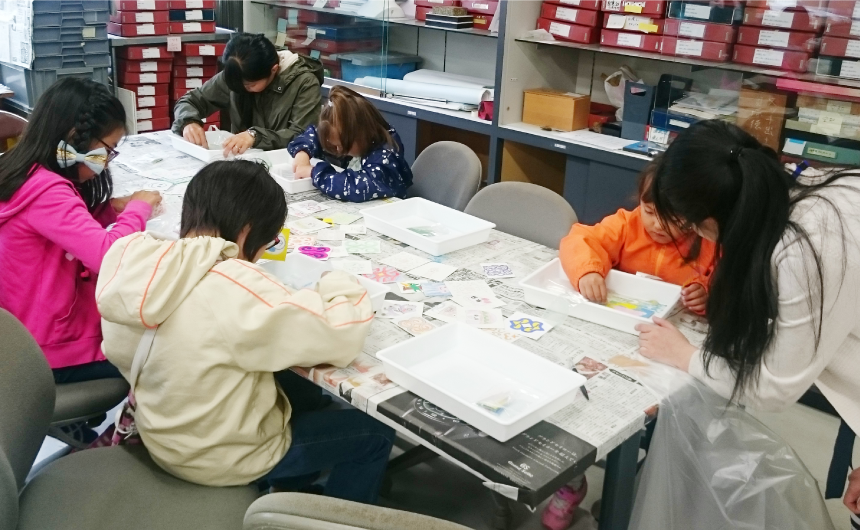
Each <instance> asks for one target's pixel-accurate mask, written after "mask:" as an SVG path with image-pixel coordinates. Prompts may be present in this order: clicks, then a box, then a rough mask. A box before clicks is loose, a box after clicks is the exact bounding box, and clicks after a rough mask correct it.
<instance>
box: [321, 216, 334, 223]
mask: <svg viewBox="0 0 860 530" xmlns="http://www.w3.org/2000/svg"><path fill="white" fill-rule="evenodd" d="M323 222H324V223H328V224H330V225H333V224H334V220H332V218H331V217H324V218H323Z"/></svg>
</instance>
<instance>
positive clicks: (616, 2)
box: [604, 0, 621, 11]
mask: <svg viewBox="0 0 860 530" xmlns="http://www.w3.org/2000/svg"><path fill="white" fill-rule="evenodd" d="M604 7H605V8H606V11H621V0H606V3H605V4H604Z"/></svg>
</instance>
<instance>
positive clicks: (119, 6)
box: [114, 0, 170, 11]
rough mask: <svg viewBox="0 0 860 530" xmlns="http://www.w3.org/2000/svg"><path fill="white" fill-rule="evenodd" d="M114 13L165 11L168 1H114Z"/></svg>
mask: <svg viewBox="0 0 860 530" xmlns="http://www.w3.org/2000/svg"><path fill="white" fill-rule="evenodd" d="M114 6H115V7H116V9H115V10H114V11H167V10H168V9H170V1H169V0H115V1H114Z"/></svg>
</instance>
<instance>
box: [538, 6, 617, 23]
mask: <svg viewBox="0 0 860 530" xmlns="http://www.w3.org/2000/svg"><path fill="white" fill-rule="evenodd" d="M601 15H602V13H600V12H599V11H589V10H587V9H573V8H571V7H564V6H560V5H558V4H550V3H548V2H544V3H543V6H542V7H541V10H540V16H541V17H543V18H549V19H552V20H558V21H559V22H564V23H566V24H579V25H580V26H599V25H600V17H601Z"/></svg>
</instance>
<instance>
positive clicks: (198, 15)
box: [168, 9, 215, 22]
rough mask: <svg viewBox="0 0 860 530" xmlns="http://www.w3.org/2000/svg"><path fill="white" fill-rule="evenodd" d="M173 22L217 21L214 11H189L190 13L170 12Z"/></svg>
mask: <svg viewBox="0 0 860 530" xmlns="http://www.w3.org/2000/svg"><path fill="white" fill-rule="evenodd" d="M168 13H169V14H170V21H171V22H200V21H204V20H208V21H213V22H214V21H215V10H214V9H189V10H188V11H175V10H174V11H168Z"/></svg>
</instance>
